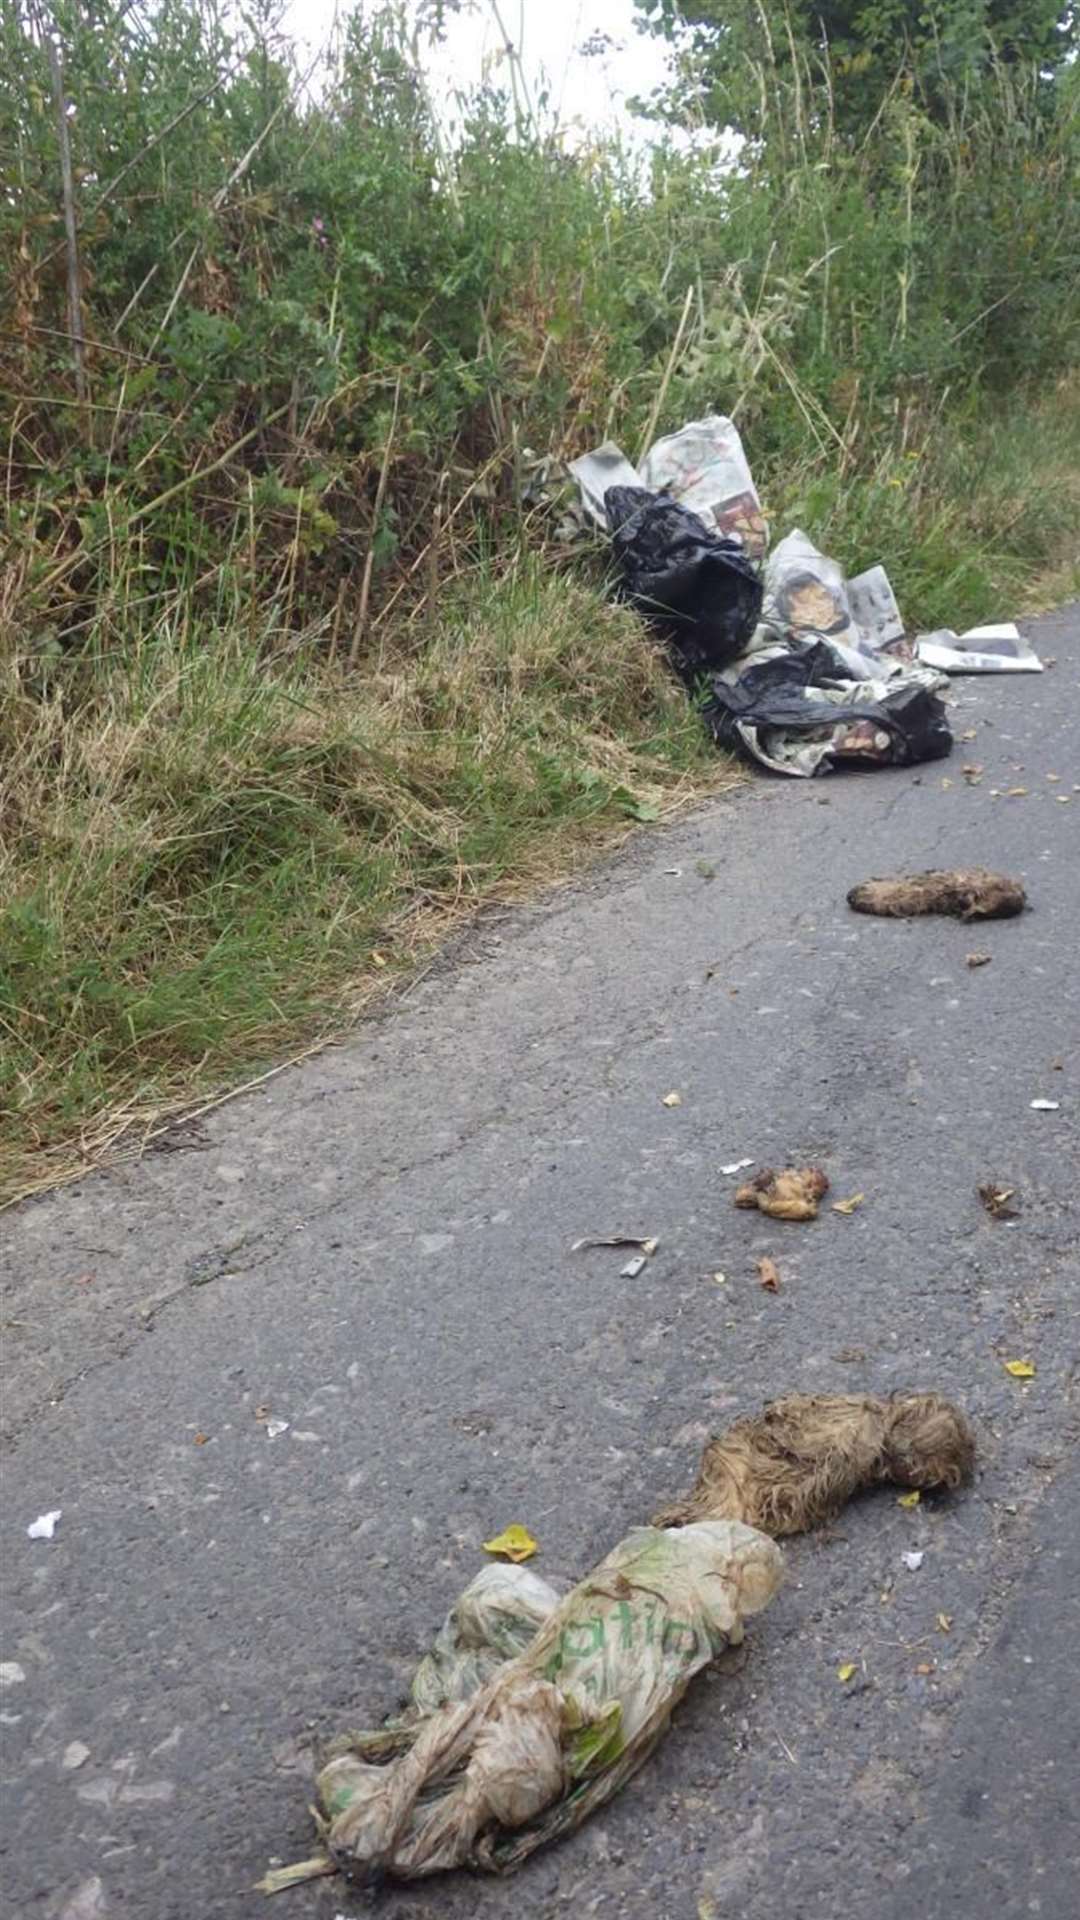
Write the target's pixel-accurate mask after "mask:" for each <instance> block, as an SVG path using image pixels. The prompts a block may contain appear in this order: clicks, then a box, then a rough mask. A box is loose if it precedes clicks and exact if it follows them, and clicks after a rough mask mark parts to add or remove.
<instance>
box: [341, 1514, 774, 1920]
mask: <svg viewBox="0 0 1080 1920" xmlns="http://www.w3.org/2000/svg"><path fill="white" fill-rule="evenodd" d="M782 1565H783V1563H782V1560H781V1555H780V1550H779V1548H778V1547H777V1546H776V1543H775V1542H774V1541H772V1540H770V1539H768V1538H767V1536H766V1535H765V1534H762V1533H758V1532H756V1531H755V1530H754V1529H753V1528H752V1527H746V1526H743V1525H742V1524H741V1523H740V1522H738V1521H729V1520H718V1521H704V1522H701V1523H699V1524H697V1525H694V1526H688V1527H683V1528H680V1529H677V1530H667V1529H662V1528H654V1527H639V1528H637V1529H635V1531H634V1532H633V1533H631V1534H629V1535H628V1536H627V1538H626V1539H625V1540H623V1541H622V1542H621V1543H620V1545H619V1546H617V1547H616V1548H615V1550H614V1551H613V1552H612V1553H610V1554H608V1556H607V1558H606V1560H603V1561H602V1562H601V1563H600V1565H599V1566H598V1567H597V1568H595V1570H594V1571H593V1572H592V1573H591V1574H590V1575H589V1576H588V1578H587V1579H585V1580H582V1581H581V1582H580V1583H579V1584H578V1585H577V1586H576V1587H574V1588H573V1590H572V1591H571V1592H570V1593H569V1594H568V1595H567V1596H566V1598H565V1600H562V1601H560V1602H559V1603H558V1605H557V1606H556V1607H555V1608H554V1610H553V1611H552V1612H551V1613H550V1614H549V1615H548V1617H547V1619H546V1620H545V1622H544V1624H543V1625H542V1626H541V1627H540V1629H539V1631H538V1632H537V1633H536V1635H535V1637H534V1639H533V1640H532V1641H531V1643H530V1644H529V1646H528V1647H527V1648H526V1650H525V1651H524V1652H523V1653H519V1654H518V1655H516V1656H515V1657H514V1658H513V1659H509V1660H504V1661H503V1662H502V1663H501V1664H500V1665H499V1666H498V1667H497V1669H496V1671H495V1672H494V1673H493V1675H492V1677H491V1678H490V1679H488V1680H485V1681H483V1682H482V1684H481V1685H480V1686H479V1687H478V1688H477V1690H476V1692H475V1693H473V1694H472V1696H471V1697H470V1698H468V1699H465V1700H460V1699H459V1700H455V1701H453V1702H451V1703H450V1704H448V1705H445V1706H442V1707H440V1708H439V1709H438V1710H437V1711H436V1712H434V1713H431V1714H427V1715H425V1716H423V1717H422V1718H421V1719H419V1720H417V1721H415V1722H414V1723H413V1724H412V1725H411V1726H402V1727H400V1728H398V1729H396V1730H390V1731H387V1730H384V1731H383V1732H381V1733H376V1734H374V1735H365V1734H351V1735H346V1736H344V1737H343V1739H341V1740H340V1741H337V1742H335V1743H334V1748H333V1757H332V1758H330V1759H329V1761H328V1763H327V1764H326V1765H325V1766H324V1767H323V1768H322V1770H321V1771H320V1773H319V1776H318V1795H319V1803H320V1807H321V1809H322V1812H323V1815H324V1816H325V1822H326V1827H325V1840H326V1844H327V1847H328V1849H329V1853H330V1856H331V1857H332V1859H333V1860H334V1861H335V1862H336V1863H337V1865H338V1866H340V1867H341V1868H342V1869H343V1871H344V1872H345V1873H346V1874H348V1875H349V1877H350V1878H352V1879H354V1880H357V1881H359V1882H360V1883H361V1884H365V1885H366V1884H371V1883H372V1882H374V1881H376V1880H378V1879H381V1878H382V1877H383V1876H390V1877H391V1878H397V1879H406V1880H407V1879H414V1878H418V1877H420V1876H422V1875H425V1874H430V1873H437V1872H440V1871H442V1870H445V1869H447V1868H451V1867H457V1866H472V1867H480V1868H485V1869H487V1870H489V1871H505V1870H507V1869H508V1868H509V1867H512V1866H516V1865H518V1864H519V1863H520V1861H521V1860H523V1859H525V1858H526V1856H527V1855H528V1854H529V1853H531V1852H532V1851H533V1849H534V1848H535V1847H538V1846H541V1845H543V1843H544V1842H545V1841H547V1840H550V1839H552V1838H554V1837H555V1835H556V1834H558V1833H563V1832H567V1831H569V1830H570V1828H572V1827H575V1826H577V1825H578V1824H579V1822H580V1821H582V1820H583V1819H585V1818H586V1816H587V1815H588V1814H589V1813H590V1812H592V1810H593V1808H594V1807H597V1806H599V1805H601V1804H602V1803H603V1802H604V1801H605V1800H607V1799H609V1798H610V1796H611V1795H612V1794H613V1793H615V1792H616V1791H617V1790H618V1788H619V1787H620V1786H621V1785H622V1784H623V1782H624V1781H625V1780H627V1779H628V1778H629V1776H630V1775H631V1774H632V1773H633V1772H634V1771H635V1770H636V1769H637V1767H639V1766H640V1765H641V1763H642V1761H643V1760H644V1759H645V1758H646V1757H647V1755H648V1754H649V1753H650V1752H651V1750H652V1748H653V1746H654V1745H655V1744H656V1742H657V1740H658V1739H659V1738H660V1737H661V1735H662V1734H663V1732H664V1731H665V1729H666V1727H667V1724H668V1721H669V1719H670V1716H671V1711H672V1709H673V1707H674V1706H675V1705H676V1703H677V1702H678V1701H679V1700H680V1699H681V1698H682V1695H683V1694H684V1693H685V1691H686V1688H687V1687H688V1686H689V1684H690V1681H691V1680H692V1679H693V1677H694V1675H695V1674H696V1673H698V1672H700V1670H701V1668H702V1667H704V1666H706V1665H707V1664H708V1663H709V1661H711V1660H712V1659H714V1658H715V1657H716V1655H717V1654H718V1653H720V1652H721V1651H722V1649H723V1648H724V1647H725V1646H727V1645H728V1644H730V1643H737V1642H738V1641H740V1640H741V1639H742V1635H743V1621H744V1619H745V1618H746V1617H747V1616H748V1615H750V1614H753V1613H757V1612H758V1611H759V1610H760V1609H761V1608H762V1607H764V1606H766V1605H767V1604H768V1602H769V1600H770V1599H771V1598H772V1596H773V1594H774V1593H775V1591H776V1588H777V1586H778V1585H779V1583H780V1578H781V1572H782ZM474 1586H475V1583H474ZM465 1597H466V1596H463V1599H464V1598H465ZM537 1598H538V1596H537ZM459 1609H460V1603H459ZM459 1609H455V1613H458V1612H459ZM475 1617H477V1618H479V1617H480V1615H479V1614H477V1615H476V1616H475Z"/></svg>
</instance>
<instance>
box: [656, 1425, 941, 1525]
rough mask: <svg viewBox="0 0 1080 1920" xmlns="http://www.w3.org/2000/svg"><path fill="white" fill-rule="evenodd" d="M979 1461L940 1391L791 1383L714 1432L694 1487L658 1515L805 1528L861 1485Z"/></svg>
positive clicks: (934, 1476) (917, 1484) (936, 1479)
mask: <svg viewBox="0 0 1080 1920" xmlns="http://www.w3.org/2000/svg"><path fill="white" fill-rule="evenodd" d="M974 1464H975V1437H974V1434H973V1433H972V1430H971V1427H970V1425H969V1423H968V1421H967V1419H966V1417H965V1416H964V1414H962V1413H961V1412H960V1410H959V1408H958V1407H954V1406H953V1405H952V1403H951V1401H948V1400H943V1399H942V1398H941V1396H940V1395H939V1394H936V1393H898V1394H894V1395H893V1396H892V1397H891V1398H890V1399H887V1400H882V1399H878V1398H877V1397H876V1396H874V1395H872V1394H846V1393H823V1394H813V1393H805V1394H804V1393H793V1394H789V1395H788V1396H787V1398H786V1399H783V1400H774V1401H773V1402H772V1404H771V1405H770V1406H767V1407H766V1408H765V1410H764V1412H763V1413H760V1414H757V1415H755V1416H753V1417H752V1418H749V1419H746V1420H738V1421H736V1423H735V1425H734V1426H733V1427H731V1428H729V1430H728V1432H727V1433H725V1434H723V1435H721V1437H720V1438H719V1439H716V1440H710V1442H709V1444H708V1446H707V1447H706V1449H705V1452H704V1455H703V1457H702V1461H701V1470H700V1472H699V1474H698V1478H697V1482H696V1484H695V1486H694V1488H693V1489H692V1491H691V1492H690V1493H689V1494H688V1495H687V1496H686V1497H685V1499H682V1500H677V1501H675V1502H674V1504H673V1505H671V1506H669V1507H665V1508H664V1509H663V1510H662V1512H660V1513H658V1514H657V1515H656V1516H655V1524H656V1525H657V1526H663V1527H677V1526H685V1525H687V1524H688V1523H689V1522H691V1521H693V1520H705V1519H729V1520H745V1521H746V1523H747V1525H748V1526H752V1527H761V1528H762V1529H763V1531H764V1532H766V1533H771V1534H787V1533H804V1532H806V1530H807V1529H808V1528H809V1527H818V1526H821V1525H822V1524H823V1523H824V1522H825V1521H827V1520H832V1519H834V1518H835V1516H836V1514H838V1513H839V1511H840V1509H841V1507H842V1506H843V1505H844V1504H845V1502H846V1501H848V1500H850V1499H851V1496H852V1494H855V1493H860V1492H862V1491H863V1490H864V1489H865V1488H868V1487H874V1486H879V1485H880V1484H881V1483H882V1482H884V1481H892V1482H893V1483H894V1484H896V1485H899V1486H906V1487H912V1488H914V1489H915V1490H916V1492H918V1490H919V1489H923V1490H929V1489H931V1488H936V1487H945V1488H952V1487H958V1486H960V1485H961V1484H962V1483H963V1482H964V1481H965V1480H967V1479H968V1478H970V1475H971V1471H972V1468H973V1466H974Z"/></svg>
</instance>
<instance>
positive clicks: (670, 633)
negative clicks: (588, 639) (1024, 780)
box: [569, 414, 1042, 778]
mask: <svg viewBox="0 0 1080 1920" xmlns="http://www.w3.org/2000/svg"><path fill="white" fill-rule="evenodd" d="M569 471H570V474H571V475H572V477H573V479H574V480H575V481H576V483H577V487H578V492H579V497H580V510H581V512H582V514H583V517H584V519H585V520H586V521H588V522H591V523H592V525H593V526H594V527H595V528H598V529H599V530H601V531H602V532H604V533H606V534H607V535H608V537H609V538H610V540H611V546H612V552H613V555H614V558H615V561H616V564H617V566H618V569H619V575H620V580H621V590H622V593H623V596H624V597H625V599H626V600H627V601H628V602H629V604H630V605H631V606H632V607H634V608H635V609H636V610H637V612H638V613H640V614H641V616H642V617H643V619H645V620H647V621H648V623H649V625H650V627H651V628H652V629H653V631H654V632H655V633H656V634H657V635H658V636H659V637H660V638H661V639H662V640H663V641H664V643H665V645H666V647H667V649H668V653H669V657H670V659H671V661H672V664H673V666H674V667H675V670H676V671H677V672H678V673H679V675H680V676H681V678H682V679H683V681H684V682H685V684H686V685H687V687H688V689H689V690H691V691H692V692H693V693H694V694H695V696H699V695H701V694H702V693H704V699H703V702H702V711H703V714H704V718H705V721H706V724H707V725H708V727H709V728H710V730H711V732H712V734H713V736H714V738H715V739H716V741H717V743H718V744H719V745H721V746H724V747H727V748H730V749H732V750H734V751H736V752H739V753H741V754H743V755H744V756H748V757H750V758H751V759H754V760H757V761H759V762H760V763H761V764H762V765H764V766H767V767H770V768H772V769H773V770H774V771H775V772H777V773H784V774H792V775H796V776H800V777H802V778H806V777H808V776H810V775H813V774H816V773H822V772H826V771H827V770H828V769H829V768H830V767H832V766H835V765H836V764H837V763H840V762H850V763H853V764H857V765H862V766H909V765H912V764H913V763H915V762H919V761H924V760H936V759H940V758H941V757H942V756H943V755H944V754H947V753H949V752H950V751H951V748H952V734H951V732H950V729H949V725H948V721H947V719H946V716H945V708H944V704H943V702H942V700H941V698H940V695H941V693H942V690H943V689H944V688H945V687H946V685H947V679H946V675H947V674H948V673H988V672H1010V671H1011V672H1018V671H1026V672H1038V671H1040V670H1041V665H1042V663H1041V662H1040V661H1039V660H1038V658H1037V657H1036V655H1035V653H1034V652H1033V650H1032V648H1031V647H1030V646H1028V645H1027V643H1026V642H1025V641H1024V640H1023V639H1022V638H1021V636H1020V633H1019V631H1018V629H1017V628H1016V627H1015V626H1013V625H1012V624H1011V623H1003V624H1000V625H997V626H988V627H976V628H972V629H971V630H970V632H968V633H966V634H963V635H959V636H958V635H957V634H955V633H953V632H952V630H951V629H941V630H940V631H938V632H935V633H932V634H922V635H919V636H917V637H916V638H915V639H913V640H909V639H907V638H906V637H905V630H904V623H903V620H902V618H901V614H900V610H899V608H898V606H897V604H896V597H895V595H894V593H893V590H892V587H891V585H890V582H889V578H888V575H887V574H886V572H885V569H884V568H883V567H881V566H875V567H870V568H869V569H868V570H867V571H866V572H865V573H862V574H860V575H859V576H858V577H857V578H856V579H854V580H850V581H849V580H847V579H845V577H844V573H843V570H842V568H841V567H840V566H839V565H838V564H837V562H836V561H835V560H832V559H830V558H829V557H828V556H827V555H825V554H823V553H821V552H819V550H818V548H817V547H816V546H815V545H814V543H813V541H812V540H811V539H810V538H809V536H808V535H807V534H805V533H804V532H803V531H802V530H801V529H800V528H795V529H794V530H793V531H792V532H791V533H789V534H787V535H786V537H785V538H784V539H782V540H780V541H778V542H777V544H776V546H775V547H773V549H772V551H771V552H767V549H768V528H767V526H766V524H765V520H764V516H763V514H762V510H761V502H760V500H759V498H758V494H757V489H756V487H755V486H754V481H753V477H752V475H751V472H750V467H749V463H748V461H747V458H746V453H745V451H744V448H743V444H742V440H741V438H740V436H739V431H738V428H737V427H736V426H735V424H734V422H733V421H731V420H729V419H728V418H726V417H725V416H724V415H722V414H709V415H707V416H706V417H705V418H704V419H701V420H691V421H688V422H687V424H686V425H685V426H684V427H682V428H680V430H679V431H678V432H677V433H672V434H668V435H666V436H665V437H664V438H663V439H662V440H658V441H657V442H656V444H655V446H653V447H652V448H651V449H650V451H649V452H648V453H647V454H646V455H645V457H644V459H643V460H642V461H641V463H640V465H639V466H638V467H636V468H635V467H634V466H632V465H631V463H630V461H629V460H628V459H627V458H626V456H625V454H623V453H622V451H621V450H620V449H619V448H618V447H617V446H615V445H614V444H613V443H612V442H611V441H605V443H604V445H603V446H601V447H598V448H596V450H595V451H594V452H592V453H588V454H585V455H583V456H582V457H581V458H580V459H578V460H574V461H571V463H570V468H569Z"/></svg>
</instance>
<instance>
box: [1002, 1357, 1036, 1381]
mask: <svg viewBox="0 0 1080 1920" xmlns="http://www.w3.org/2000/svg"><path fill="white" fill-rule="evenodd" d="M1005 1371H1006V1373H1011V1374H1012V1377H1013V1379H1014V1380H1034V1378H1035V1362H1034V1360H1006V1362H1005Z"/></svg>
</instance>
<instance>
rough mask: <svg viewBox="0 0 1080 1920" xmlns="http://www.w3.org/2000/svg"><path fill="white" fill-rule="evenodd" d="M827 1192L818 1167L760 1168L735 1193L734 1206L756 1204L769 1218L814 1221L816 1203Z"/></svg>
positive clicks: (816, 1213) (826, 1180)
mask: <svg viewBox="0 0 1080 1920" xmlns="http://www.w3.org/2000/svg"><path fill="white" fill-rule="evenodd" d="M828 1191H829V1179H828V1175H827V1174H824V1173H822V1171H821V1168H820V1167H784V1168H783V1169H782V1170H781V1172H779V1173H776V1172H774V1170H773V1168H772V1167H764V1168H763V1169H762V1171H761V1172H760V1173H755V1175H754V1177H753V1179H752V1180H748V1181H747V1182H746V1184H745V1186H742V1187H739V1188H738V1190H737V1191H736V1194H735V1205H736V1206H737V1207H756V1208H757V1209H758V1211H759V1212H760V1213H766V1214H768V1216H769V1218H770V1220H816V1219H817V1216H818V1203H819V1202H820V1201H821V1199H822V1198H823V1196H824V1195H825V1194H826V1193H828Z"/></svg>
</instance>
